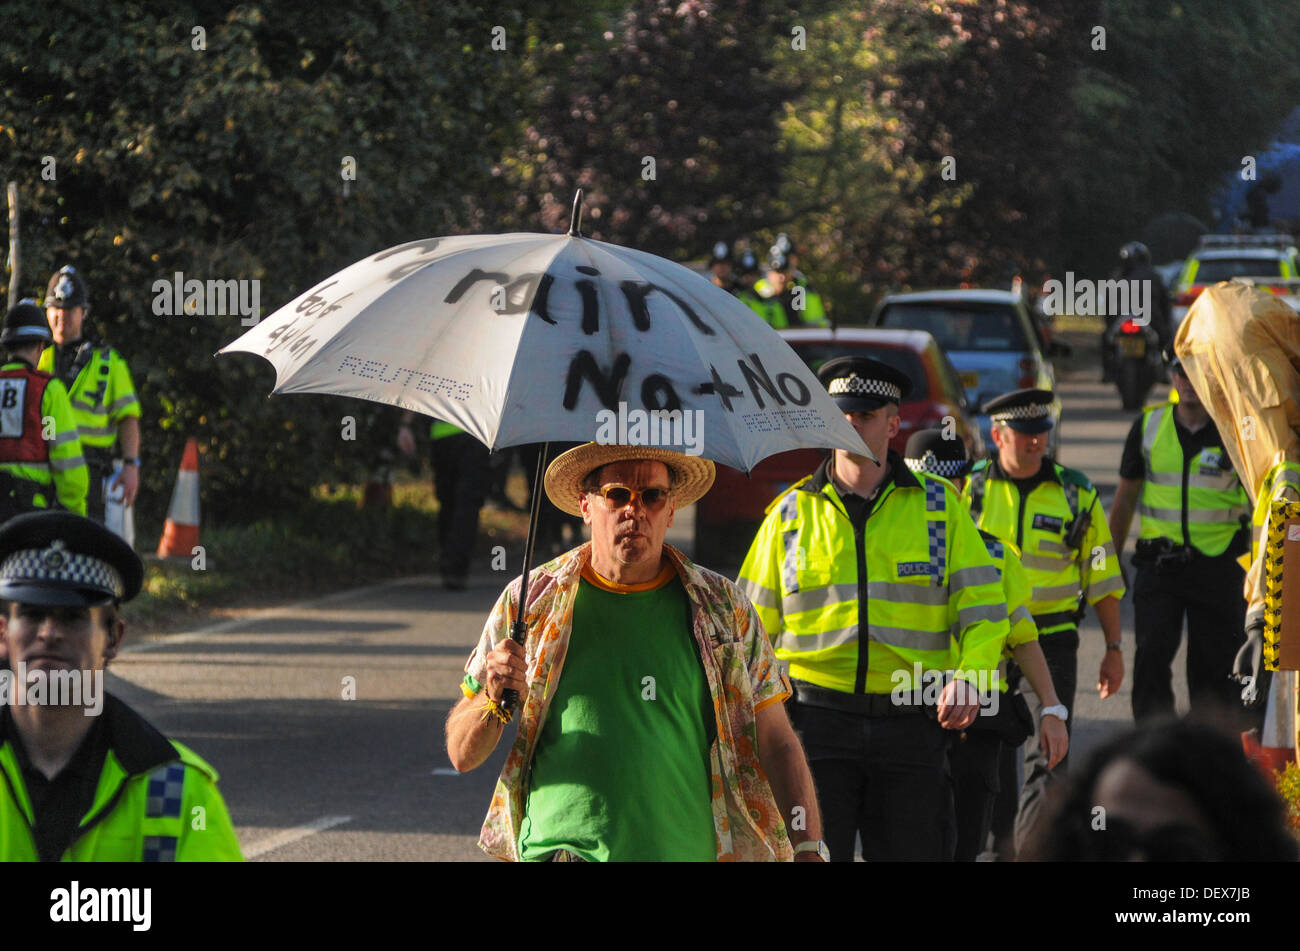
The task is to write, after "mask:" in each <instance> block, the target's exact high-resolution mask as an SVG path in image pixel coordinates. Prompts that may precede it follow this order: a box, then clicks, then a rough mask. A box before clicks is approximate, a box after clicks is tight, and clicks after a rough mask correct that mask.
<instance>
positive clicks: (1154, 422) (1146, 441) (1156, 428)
mask: <svg viewBox="0 0 1300 951" xmlns="http://www.w3.org/2000/svg"><path fill="white" fill-rule="evenodd" d="M1164 415H1165V407H1163V406H1160V407H1157V408H1156V409H1153V410H1152V411H1151V413H1150V414H1149V415H1148V416H1147V420H1146V423H1144V424H1143V429H1142V455H1144V456H1145V457H1146V460H1147V473H1148V474H1150V472H1151V449H1152V447H1154V446H1155V444H1156V434H1157V433H1159V432H1160V422H1161V420H1163V419H1164Z"/></svg>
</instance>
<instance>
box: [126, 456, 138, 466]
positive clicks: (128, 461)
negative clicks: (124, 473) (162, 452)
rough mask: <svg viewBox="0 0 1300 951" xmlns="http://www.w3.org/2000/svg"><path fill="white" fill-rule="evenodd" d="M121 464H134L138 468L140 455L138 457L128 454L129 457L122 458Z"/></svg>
mask: <svg viewBox="0 0 1300 951" xmlns="http://www.w3.org/2000/svg"><path fill="white" fill-rule="evenodd" d="M122 465H124V466H135V467H136V468H137V469H139V468H140V457H139V456H130V457H128V458H126V459H123V460H122Z"/></svg>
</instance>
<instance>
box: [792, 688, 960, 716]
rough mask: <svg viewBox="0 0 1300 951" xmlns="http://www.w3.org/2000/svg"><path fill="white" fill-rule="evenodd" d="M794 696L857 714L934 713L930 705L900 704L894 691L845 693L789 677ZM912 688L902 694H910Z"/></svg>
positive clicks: (804, 701)
mask: <svg viewBox="0 0 1300 951" xmlns="http://www.w3.org/2000/svg"><path fill="white" fill-rule="evenodd" d="M790 685H791V686H792V687H794V695H795V697H796V699H798V701H799V703H800V704H802V705H805V706H809V707H824V708H825V709H827V710H835V711H837V712H838V713H851V714H853V715H855V716H860V717H910V716H916V715H918V714H926V715H928V716H931V717H933V716H935V715H936V713H935V709H934V707H933V706H926V705H921V704H912V703H899V702H898V700H897V699H896V696H895V694H893V693H844V692H843V691H842V690H829V689H827V688H826V687H818V686H816V685H815V684H810V683H807V682H805V681H802V680H791V681H790ZM912 694H913V691H910V690H909V691H907V692H906V694H905V696H907V697H911V696H912Z"/></svg>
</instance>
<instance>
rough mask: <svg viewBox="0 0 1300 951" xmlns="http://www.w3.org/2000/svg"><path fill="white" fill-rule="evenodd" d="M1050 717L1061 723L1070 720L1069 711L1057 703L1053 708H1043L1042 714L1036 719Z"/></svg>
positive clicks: (1063, 705)
mask: <svg viewBox="0 0 1300 951" xmlns="http://www.w3.org/2000/svg"><path fill="white" fill-rule="evenodd" d="M1047 716H1052V717H1056V718H1058V719H1059V720H1060V721H1061V722H1062V723H1064V722H1065V721H1066V720H1068V719H1070V711H1069V710H1067V709H1066V707H1065V704H1063V703H1058V704H1056V705H1055V706H1051V707H1043V712H1042V713H1040V714H1039V715H1038V719H1040V720H1041V719H1042V718H1043V717H1047Z"/></svg>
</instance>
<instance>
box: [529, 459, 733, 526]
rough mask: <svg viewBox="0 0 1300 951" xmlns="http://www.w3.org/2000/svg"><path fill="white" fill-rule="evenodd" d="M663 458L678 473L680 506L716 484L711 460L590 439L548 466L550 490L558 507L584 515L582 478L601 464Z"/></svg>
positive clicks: (676, 493) (675, 489)
mask: <svg viewBox="0 0 1300 951" xmlns="http://www.w3.org/2000/svg"><path fill="white" fill-rule="evenodd" d="M642 459H644V460H649V461H652V462H662V463H663V464H664V465H666V466H667V467H668V468H669V469H671V470H673V471H674V473H675V474H676V478H675V480H674V485H673V498H674V499H675V500H676V503H677V507H678V508H684V507H685V506H687V505H691V504H693V503H695V502H697V501H698V500H699V499H700V497H701V496H703V495H704V493H705V492H708V491H709V487H710V486H712V485H713V479H714V476H715V475H716V474H717V470H716V469H715V468H714V466H713V462H712V461H711V460H708V459H705V458H703V457H702V456H688V455H686V454H685V453H682V452H673V451H672V450H671V449H655V448H652V447H650V446H611V445H604V444H602V443H595V442H589V443H586V444H585V445H582V446H578V447H576V448H574V449H570V450H569V451H568V452H565V453H562V454H560V455H558V456H556V457H555V461H554V462H552V463H551V464H550V465H549V466H548V467H547V468H546V494H547V496H548V497H549V498H550V500H551V501H552V502H554V503H555V507H556V508H558V509H559V510H560V511H562V512H568V513H569V514H570V515H581V514H582V510H581V509H580V508H579V507H578V500H579V499H580V498H581V497H582V481H583V480H584V479H585V478H587V476H588V475H590V474H591V473H592V472H594V471H595V470H597V469H599V468H600V467H601V466H605V465H609V464H610V463H611V462H626V461H628V460H642Z"/></svg>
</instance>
